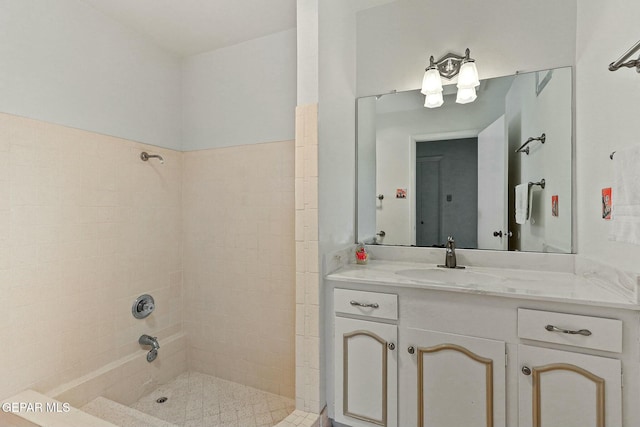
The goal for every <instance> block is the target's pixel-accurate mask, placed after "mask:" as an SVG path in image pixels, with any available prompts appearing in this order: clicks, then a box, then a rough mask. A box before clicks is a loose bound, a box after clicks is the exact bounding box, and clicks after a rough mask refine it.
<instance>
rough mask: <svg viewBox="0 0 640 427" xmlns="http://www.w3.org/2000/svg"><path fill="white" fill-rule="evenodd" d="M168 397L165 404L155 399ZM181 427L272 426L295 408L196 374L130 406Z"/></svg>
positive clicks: (269, 396)
mask: <svg viewBox="0 0 640 427" xmlns="http://www.w3.org/2000/svg"><path fill="white" fill-rule="evenodd" d="M160 397H167V398H168V399H167V401H166V402H164V403H157V402H156V399H158V398H160ZM131 407H132V408H134V409H137V410H138V411H140V412H144V413H146V414H149V415H152V416H154V417H156V418H159V419H161V420H165V421H169V422H171V423H173V424H176V425H178V426H183V427H271V426H274V425H276V424H278V423H279V422H280V421H282V420H283V419H285V418H286V417H287V416H288V415H289V414H290V413H292V412H293V410H294V409H295V402H294V400H293V399H289V398H286V397H282V396H278V395H275V394H271V393H267V392H264V391H261V390H257V389H255V388H252V387H248V386H244V385H241V384H237V383H233V382H231V381H226V380H223V379H220V378H216V377H213V376H211V375H205V374H201V373H198V372H185V373H183V374H181V375H180V376H178V377H177V378H176V379H174V380H173V381H171V382H169V383H167V384H165V385H162V386H160V387H158V388H157V389H156V390H155V391H153V392H152V393H150V394H149V395H147V396H145V397H143V398H141V399H140V400H138V401H137V402H136V403H134V404H133V405H131Z"/></svg>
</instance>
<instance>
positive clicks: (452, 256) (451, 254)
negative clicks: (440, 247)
mask: <svg viewBox="0 0 640 427" xmlns="http://www.w3.org/2000/svg"><path fill="white" fill-rule="evenodd" d="M446 250H447V252H446V254H445V258H444V266H445V267H447V268H456V265H457V262H456V241H455V240H453V237H451V236H449V237H447V246H446Z"/></svg>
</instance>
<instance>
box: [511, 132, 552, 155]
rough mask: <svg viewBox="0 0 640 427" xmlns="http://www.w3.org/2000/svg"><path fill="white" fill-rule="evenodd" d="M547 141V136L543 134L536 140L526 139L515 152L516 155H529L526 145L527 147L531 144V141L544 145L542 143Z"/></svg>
mask: <svg viewBox="0 0 640 427" xmlns="http://www.w3.org/2000/svg"><path fill="white" fill-rule="evenodd" d="M546 140H547V135H545V134H544V133H543V134H542V135H540V136H539V137H537V138H533V137H529V139H527V140H526V141H525V142H524V144H522V145H521V146H520V147H519V148H518V149H517V150H516V153H523V152H524V153H526V154H527V156H528V155H529V147H527V145H529V144H530V143H532V142H533V141H540V142H541V143H543V144H544V142H545V141H546Z"/></svg>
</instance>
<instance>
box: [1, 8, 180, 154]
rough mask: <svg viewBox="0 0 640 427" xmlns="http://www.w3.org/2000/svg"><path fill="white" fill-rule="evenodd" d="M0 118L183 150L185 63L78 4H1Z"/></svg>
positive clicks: (91, 9)
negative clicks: (9, 116)
mask: <svg viewBox="0 0 640 427" xmlns="http://www.w3.org/2000/svg"><path fill="white" fill-rule="evenodd" d="M0 29H1V30H0V34H1V35H2V36H1V37H0V58H2V59H1V60H0V63H1V65H0V94H1V95H2V96H0V111H2V112H6V113H10V114H15V115H19V116H24V117H29V118H34V119H39V120H44V121H47V122H52V123H57V124H61V125H65V126H70V127H74V128H80V129H86V130H91V131H94V132H98V133H104V134H108V135H114V136H119V137H123V138H127V139H130V140H135V141H141V142H145V143H148V144H154V145H158V146H161V147H167V148H174V149H179V148H180V119H179V118H180V61H179V59H178V58H177V57H175V56H173V55H171V54H169V53H167V52H165V51H163V50H161V49H160V48H158V47H156V46H155V45H153V44H152V43H151V42H149V41H147V40H145V39H143V38H142V37H140V36H139V35H138V34H136V33H134V32H133V31H131V30H129V29H127V28H125V27H123V26H121V25H119V24H117V23H116V22H115V21H113V20H111V19H110V18H107V17H106V16H104V15H102V14H101V13H99V12H97V11H96V10H95V9H93V8H91V7H89V6H87V5H86V4H85V3H83V2H81V1H77V0H56V1H55V2H46V1H34V0H27V1H25V0H2V1H0Z"/></svg>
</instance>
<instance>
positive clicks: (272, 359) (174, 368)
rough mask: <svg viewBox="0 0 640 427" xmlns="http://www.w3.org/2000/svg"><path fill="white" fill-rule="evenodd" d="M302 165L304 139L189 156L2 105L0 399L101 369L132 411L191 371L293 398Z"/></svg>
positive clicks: (108, 389) (105, 384)
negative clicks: (298, 147) (147, 306)
mask: <svg viewBox="0 0 640 427" xmlns="http://www.w3.org/2000/svg"><path fill="white" fill-rule="evenodd" d="M141 151H149V152H150V153H154V154H160V155H162V156H163V157H164V159H165V163H164V164H160V163H159V162H158V161H157V160H154V159H152V160H150V161H149V162H143V161H141V160H140V157H139V156H140V152H141ZM293 174H294V147H293V141H290V142H279V143H266V144H257V145H251V146H240V147H233V148H223V149H212V150H205V151H199V152H191V153H180V152H177V151H172V150H167V149H161V148H157V147H153V146H149V145H144V144H140V143H137V142H132V141H128V140H124V139H120V138H115V137H110V136H105V135H100V134H96V133H92V132H86V131H81V130H77V129H71V128H67V127H64V126H60V125H54V124H50V123H45V122H41V121H37V120H31V119H26V118H21V117H16V116H12V115H7V114H0V343H1V348H2V351H0V378H2V381H0V398H3V397H8V396H10V395H11V394H13V393H16V392H18V391H20V390H23V389H25V388H33V389H35V390H38V391H41V392H45V393H47V392H51V391H52V390H54V389H55V390H61V386H62V385H64V384H67V383H73V382H74V381H76V380H77V379H78V378H80V377H82V376H86V377H91V376H92V375H93V373H95V372H100V375H98V376H96V377H94V378H93V379H92V382H91V384H90V385H91V387H88V388H90V392H91V394H92V395H96V396H97V395H104V396H107V397H109V398H111V399H113V400H116V401H120V402H121V403H124V404H131V403H133V402H134V401H136V400H137V399H139V398H140V397H141V396H143V395H144V394H147V393H149V392H150V391H151V390H153V389H154V388H156V387H157V385H158V384H159V383H162V382H164V381H166V380H167V379H170V378H173V377H175V376H177V375H178V374H180V373H181V372H184V371H185V370H186V369H187V368H188V367H190V368H191V369H192V370H196V371H201V372H204V373H209V374H213V375H217V376H220V377H222V378H225V379H229V380H232V381H236V382H240V383H243V384H246V385H249V386H252V387H256V388H260V389H263V390H266V391H269V392H273V393H278V394H283V395H286V396H288V397H293V393H294V392H293V383H294V363H295V362H294V330H293V328H294V304H295V303H294V298H295V297H294V289H295V283H294V276H295V273H294V251H295V249H294V242H293V228H294V219H293V216H294V207H293V203H294V202H293V195H294V190H293V186H294V181H293ZM142 293H150V294H152V295H153V296H154V297H155V299H156V306H157V308H156V311H155V312H154V314H153V315H152V316H150V317H149V318H147V319H145V320H136V319H134V318H133V317H132V315H131V303H132V302H133V300H134V299H135V298H136V297H137V296H138V295H140V294H142ZM143 333H146V334H150V335H153V336H157V337H158V341H159V342H160V346H161V348H160V350H159V357H158V359H157V360H156V362H154V363H152V364H147V363H146V361H144V364H138V359H141V360H143V359H144V356H145V354H146V350H145V349H141V347H140V346H139V344H138V342H137V340H138V337H139V336H140V335H141V334H143ZM184 333H186V334H187V338H186V339H185V338H184V336H183V334H184ZM163 340H164V341H163ZM163 342H166V343H167V345H166V346H163ZM185 342H186V343H188V345H176V344H178V343H185ZM117 361H124V362H123V363H121V364H120V365H119V368H118V369H116V368H114V366H115V364H117V363H116V362H117ZM135 366H138V367H142V366H144V367H145V368H144V369H143V370H137V369H132V368H133V367H135ZM62 389H64V386H62ZM77 390H79V389H78V388H76V394H78V393H77ZM87 393H88V391H87ZM68 395H69V396H70V395H73V393H71V394H68ZM89 397H91V396H87V398H89ZM71 403H72V404H76V405H81V404H83V403H84V402H80V401H78V402H71Z"/></svg>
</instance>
